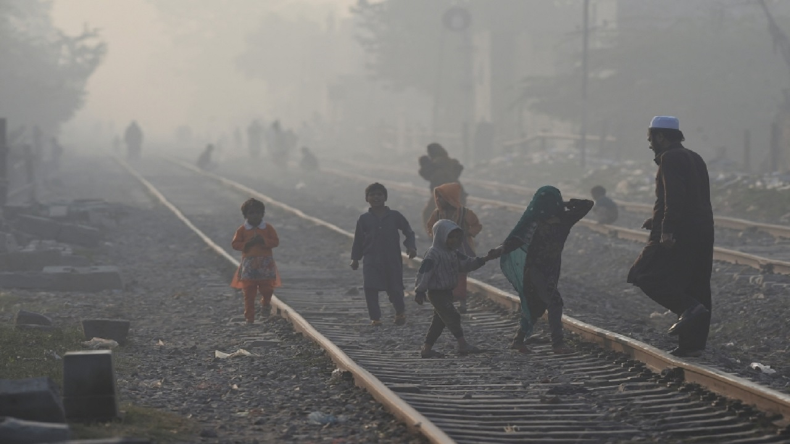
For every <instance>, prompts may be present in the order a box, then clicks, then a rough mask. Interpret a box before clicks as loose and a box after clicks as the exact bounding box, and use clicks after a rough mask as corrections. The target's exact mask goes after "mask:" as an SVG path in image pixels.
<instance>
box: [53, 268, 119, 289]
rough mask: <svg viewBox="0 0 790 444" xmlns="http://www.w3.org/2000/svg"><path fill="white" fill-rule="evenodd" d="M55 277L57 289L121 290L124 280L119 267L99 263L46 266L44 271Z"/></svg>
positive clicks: (55, 287)
mask: <svg viewBox="0 0 790 444" xmlns="http://www.w3.org/2000/svg"><path fill="white" fill-rule="evenodd" d="M42 274H44V275H46V276H49V277H52V278H53V279H54V283H53V285H54V288H53V290H55V291H85V292H93V291H102V290H121V289H123V281H122V280H121V272H120V271H119V270H118V267H114V266H110V265H99V266H93V267H67V266H52V267H44V271H43V273H42Z"/></svg>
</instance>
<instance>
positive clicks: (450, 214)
mask: <svg viewBox="0 0 790 444" xmlns="http://www.w3.org/2000/svg"><path fill="white" fill-rule="evenodd" d="M463 192H464V191H463V188H461V184H459V183H458V182H450V183H446V184H444V185H439V186H438V187H436V188H434V189H433V198H434V200H435V201H436V209H435V210H433V213H431V217H429V218H428V224H427V226H426V227H425V228H426V230H427V231H428V237H430V238H433V225H434V224H435V223H436V222H438V221H439V220H441V219H448V220H451V221H453V222H455V223H456V225H458V226H459V227H460V228H461V230H462V231H463V232H464V235H463V238H462V242H461V245H460V247H458V251H460V252H461V253H463V254H465V255H467V256H469V257H475V236H477V235H478V234H480V231H482V230H483V225H481V224H480V220H479V219H478V218H477V215H476V214H475V213H474V211H472V210H470V209H469V208H466V207H465V206H464V205H463V203H462V196H463ZM453 298H454V299H455V300H456V301H460V303H461V304H460V306H459V307H458V312H459V313H466V310H467V308H466V273H459V274H458V285H457V286H456V287H455V289H454V290H453Z"/></svg>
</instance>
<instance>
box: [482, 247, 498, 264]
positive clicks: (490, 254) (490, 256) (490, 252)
mask: <svg viewBox="0 0 790 444" xmlns="http://www.w3.org/2000/svg"><path fill="white" fill-rule="evenodd" d="M499 256H502V247H497V248H492V249H491V250H488V254H487V255H486V257H484V258H483V259H485V260H486V261H491V260H494V259H496V258H498V257H499Z"/></svg>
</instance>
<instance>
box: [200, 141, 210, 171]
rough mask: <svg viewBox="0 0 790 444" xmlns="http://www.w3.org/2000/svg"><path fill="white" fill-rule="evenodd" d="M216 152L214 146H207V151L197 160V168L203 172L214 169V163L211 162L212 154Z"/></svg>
mask: <svg viewBox="0 0 790 444" xmlns="http://www.w3.org/2000/svg"><path fill="white" fill-rule="evenodd" d="M213 152H214V145H212V144H210V143H209V144H208V145H206V149H205V150H203V152H202V153H201V154H200V157H198V160H197V166H198V168H200V169H201V170H210V169H212V168H213V165H214V164H213V163H212V162H211V154H212V153H213Z"/></svg>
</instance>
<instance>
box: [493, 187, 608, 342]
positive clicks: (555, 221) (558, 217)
mask: <svg viewBox="0 0 790 444" xmlns="http://www.w3.org/2000/svg"><path fill="white" fill-rule="evenodd" d="M593 205H594V203H593V201H591V200H582V199H571V200H570V201H568V202H563V200H562V194H561V193H560V190H558V189H557V188H555V187H552V186H544V187H541V188H540V189H539V190H538V191H537V192H536V193H535V196H533V197H532V202H530V204H529V206H528V207H527V209H526V210H525V211H524V214H523V215H522V216H521V219H520V220H519V221H518V223H517V224H516V226H515V228H513V231H511V232H510V234H509V235H508V237H507V239H505V242H503V243H502V245H501V246H500V247H499V248H498V250H499V252H500V253H501V254H502V256H501V257H500V260H499V265H500V268H501V269H502V273H504V275H505V277H506V278H507V280H508V281H510V283H511V284H512V285H513V288H514V289H515V290H516V292H518V295H519V298H520V299H521V319H520V322H519V330H518V333H517V334H516V337H515V338H514V339H513V344H512V345H511V348H514V349H517V350H519V351H521V352H523V353H526V352H528V351H529V350H528V349H527V347H526V345H525V343H524V342H525V339H526V338H528V337H529V336H530V335H532V328H533V326H534V324H535V321H536V320H537V319H538V318H539V317H541V316H542V315H543V312H544V311H546V310H547V309H548V313H549V316H548V317H549V327H550V329H551V341H552V345H553V348H554V352H555V353H571V352H572V350H569V349H567V348H566V347H565V346H564V338H563V333H562V306H563V303H562V296H561V295H560V293H559V291H558V290H557V282H558V281H559V278H560V268H561V265H562V249H563V248H564V247H565V240H566V239H567V238H568V235H569V234H570V230H571V227H573V225H574V224H576V222H578V221H579V220H580V219H581V218H583V217H584V216H585V215H586V214H587V213H588V212H589V211H590V209H592V207H593Z"/></svg>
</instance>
